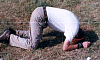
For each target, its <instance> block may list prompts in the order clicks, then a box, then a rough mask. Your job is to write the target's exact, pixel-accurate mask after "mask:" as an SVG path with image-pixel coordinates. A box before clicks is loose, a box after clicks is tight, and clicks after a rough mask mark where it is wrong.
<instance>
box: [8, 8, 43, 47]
mask: <svg viewBox="0 0 100 60" xmlns="http://www.w3.org/2000/svg"><path fill="white" fill-rule="evenodd" d="M43 19H44V12H43V8H42V7H39V8H36V9H35V10H34V11H33V12H32V15H31V19H30V39H27V38H21V37H19V36H16V35H13V34H11V35H10V44H11V46H17V47H21V48H24V49H36V48H37V46H38V43H39V40H40V38H41V36H42V30H43V29H42V27H43V26H44V24H43Z"/></svg>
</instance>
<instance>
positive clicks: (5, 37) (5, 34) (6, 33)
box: [0, 27, 16, 43]
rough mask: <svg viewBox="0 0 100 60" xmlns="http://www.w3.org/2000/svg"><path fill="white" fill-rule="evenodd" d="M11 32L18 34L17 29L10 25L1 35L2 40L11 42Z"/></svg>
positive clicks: (0, 40) (0, 39)
mask: <svg viewBox="0 0 100 60" xmlns="http://www.w3.org/2000/svg"><path fill="white" fill-rule="evenodd" d="M10 34H16V31H15V30H13V29H12V28H10V27H8V28H6V29H5V30H4V32H3V33H2V34H1V35H0V42H7V43H8V42H9V38H10Z"/></svg>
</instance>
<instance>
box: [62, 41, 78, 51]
mask: <svg viewBox="0 0 100 60" xmlns="http://www.w3.org/2000/svg"><path fill="white" fill-rule="evenodd" d="M77 48H78V44H75V45H70V41H69V40H65V41H64V44H63V51H68V50H74V49H77Z"/></svg>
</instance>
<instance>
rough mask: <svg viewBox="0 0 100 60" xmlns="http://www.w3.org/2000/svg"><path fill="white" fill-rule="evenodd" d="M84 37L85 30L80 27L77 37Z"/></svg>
mask: <svg viewBox="0 0 100 60" xmlns="http://www.w3.org/2000/svg"><path fill="white" fill-rule="evenodd" d="M83 37H84V31H83V30H82V29H81V28H79V31H78V33H77V35H76V36H75V38H76V39H81V38H83Z"/></svg>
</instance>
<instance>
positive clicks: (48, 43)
mask: <svg viewBox="0 0 100 60" xmlns="http://www.w3.org/2000/svg"><path fill="white" fill-rule="evenodd" d="M52 36H56V38H55V39H53V40H52V39H43V41H42V42H40V43H39V47H38V48H45V47H52V46H55V45H57V44H60V43H62V42H63V41H64V40H65V37H64V35H63V33H60V32H57V31H52V32H51V33H47V34H45V35H43V37H52ZM97 40H98V35H97V34H96V33H95V31H85V41H90V42H91V43H93V42H96V41H97Z"/></svg>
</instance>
